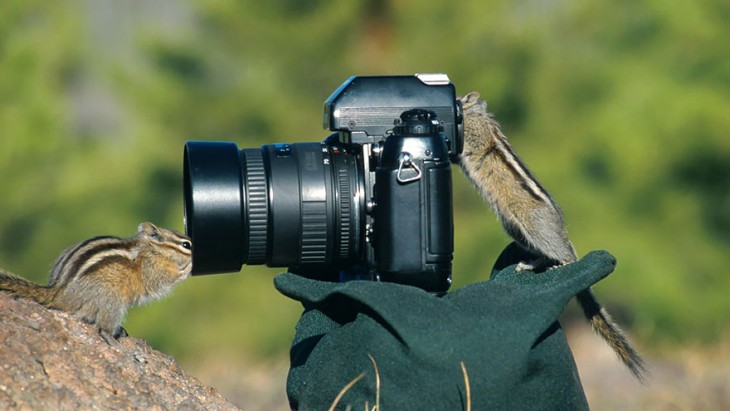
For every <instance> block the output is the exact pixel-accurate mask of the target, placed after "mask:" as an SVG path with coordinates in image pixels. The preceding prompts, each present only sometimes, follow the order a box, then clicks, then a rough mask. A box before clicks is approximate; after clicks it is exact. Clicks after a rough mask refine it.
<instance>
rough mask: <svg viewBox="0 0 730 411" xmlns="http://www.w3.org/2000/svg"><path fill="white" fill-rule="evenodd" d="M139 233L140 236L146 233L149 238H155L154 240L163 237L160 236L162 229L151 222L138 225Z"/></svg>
mask: <svg viewBox="0 0 730 411" xmlns="http://www.w3.org/2000/svg"><path fill="white" fill-rule="evenodd" d="M137 233H138V234H142V233H144V234H145V235H147V236H149V237H154V238H161V237H162V235H161V234H160V229H159V228H157V226H156V225H154V224H152V223H150V222H144V223H141V224H140V225H138V226H137Z"/></svg>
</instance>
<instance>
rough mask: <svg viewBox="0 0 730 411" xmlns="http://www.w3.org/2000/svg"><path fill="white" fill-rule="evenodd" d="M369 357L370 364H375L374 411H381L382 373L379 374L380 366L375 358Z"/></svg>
mask: <svg viewBox="0 0 730 411" xmlns="http://www.w3.org/2000/svg"><path fill="white" fill-rule="evenodd" d="M368 357H370V362H372V363H373V368H374V369H375V407H373V411H380V373H379V372H378V364H377V363H376V362H375V358H373V356H372V355H370V354H368Z"/></svg>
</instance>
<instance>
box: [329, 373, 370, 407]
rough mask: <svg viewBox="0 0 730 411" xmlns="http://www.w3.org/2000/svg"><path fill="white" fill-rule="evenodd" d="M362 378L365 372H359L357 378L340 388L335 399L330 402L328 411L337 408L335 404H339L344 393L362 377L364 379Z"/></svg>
mask: <svg viewBox="0 0 730 411" xmlns="http://www.w3.org/2000/svg"><path fill="white" fill-rule="evenodd" d="M364 376H365V371H363V372H361V373H360V375H358V376H357V377H355V378H353V379H352V381H350V382H349V383H348V384H347V385H345V386H344V387H343V388H342V390H340V393H339V394H337V397H335V400H334V401H333V402H332V405H331V406H330V409H329V411H334V410H335V408H336V407H337V403H339V402H340V400H341V399H342V396H343V395H345V393H346V392H347V391H348V390H349V389H350V388H352V386H353V385H355V384H357V382H358V381H360V380H361V379H362V377H364Z"/></svg>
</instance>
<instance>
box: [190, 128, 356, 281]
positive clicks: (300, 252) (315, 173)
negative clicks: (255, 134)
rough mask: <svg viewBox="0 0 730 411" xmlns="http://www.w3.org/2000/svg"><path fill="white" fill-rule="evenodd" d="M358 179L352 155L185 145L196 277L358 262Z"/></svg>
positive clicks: (300, 147)
mask: <svg viewBox="0 0 730 411" xmlns="http://www.w3.org/2000/svg"><path fill="white" fill-rule="evenodd" d="M363 190H364V188H363V178H362V174H361V170H360V166H359V165H358V161H357V156H356V155H355V154H354V153H350V152H348V151H347V150H346V149H344V148H341V147H337V146H330V145H327V144H325V143H293V144H273V145H264V146H261V148H247V149H242V150H239V149H238V147H237V146H236V145H235V144H234V143H222V142H187V143H186V145H185V154H184V193H185V194H184V195H185V229H186V232H187V234H188V235H189V236H190V237H191V238H192V241H193V274H209V273H219V272H231V271H238V270H240V269H241V266H242V265H243V264H249V265H255V264H266V265H268V266H270V267H287V266H296V267H306V266H320V265H321V266H328V267H332V266H337V265H344V264H348V263H353V262H356V261H358V260H359V259H360V258H361V254H362V242H363V241H364V240H363V238H364V235H363V233H362V229H361V228H362V226H363V223H362V219H363V218H364V214H363V210H364V199H363V196H362V193H363Z"/></svg>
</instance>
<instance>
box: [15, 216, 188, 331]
mask: <svg viewBox="0 0 730 411" xmlns="http://www.w3.org/2000/svg"><path fill="white" fill-rule="evenodd" d="M191 269H192V243H191V242H190V239H189V238H188V237H186V236H184V235H182V234H180V233H178V232H176V231H173V230H168V229H165V228H160V227H157V226H155V225H154V224H152V223H147V222H145V223H142V224H140V225H139V226H138V229H137V234H136V235H134V236H133V237H129V238H119V237H112V236H100V237H94V238H91V239H89V240H86V241H82V242H80V243H78V244H75V245H73V246H71V247H70V248H68V249H67V250H66V251H64V252H63V253H62V254H61V255H60V256H59V257H58V259H57V260H56V262H55V264H54V265H53V268H52V269H51V273H50V280H49V282H48V285H45V286H44V285H38V284H35V283H33V282H31V281H28V280H26V279H25V278H22V277H18V276H16V275H14V274H11V273H9V272H7V271H4V270H2V269H0V292H5V293H8V294H10V295H12V296H14V297H16V298H28V299H31V300H34V301H36V302H37V303H39V304H41V305H43V306H45V307H47V308H52V309H57V310H62V311H66V312H69V313H71V314H74V315H75V316H77V317H79V318H81V319H82V320H84V321H85V322H87V323H90V324H95V325H96V326H97V328H98V330H99V334H100V335H101V337H102V338H103V339H104V340H105V341H106V342H107V343H109V344H110V345H116V344H117V343H116V339H117V338H119V337H120V336H126V335H127V334H126V332H125V331H124V329H123V328H122V327H121V323H122V320H123V319H124V316H125V314H126V312H127V309H129V308H130V307H133V306H137V305H141V304H145V303H147V302H150V301H153V300H156V299H159V298H162V297H163V296H165V295H167V294H168V293H170V291H171V290H172V288H173V287H174V286H175V285H177V284H178V283H180V282H181V281H183V280H185V279H186V278H188V277H189V276H190V272H191Z"/></svg>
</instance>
